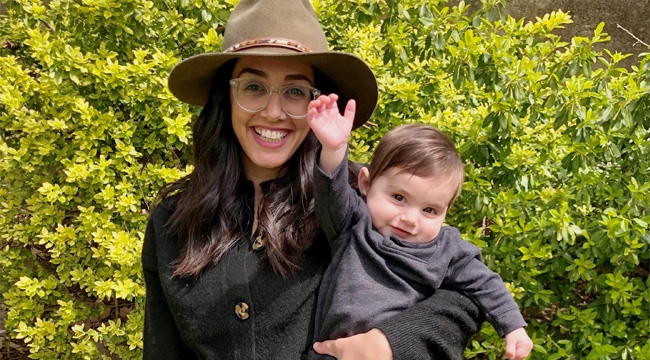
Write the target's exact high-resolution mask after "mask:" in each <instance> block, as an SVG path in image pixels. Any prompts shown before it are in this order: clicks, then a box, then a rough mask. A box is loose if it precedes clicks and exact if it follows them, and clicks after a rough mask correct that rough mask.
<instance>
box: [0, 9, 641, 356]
mask: <svg viewBox="0 0 650 360" xmlns="http://www.w3.org/2000/svg"><path fill="white" fill-rule="evenodd" d="M3 2H5V3H6V6H7V7H8V15H7V16H5V17H2V18H0V42H1V46H0V74H1V76H0V132H1V133H2V137H1V139H0V266H2V272H1V273H0V293H2V302H3V303H4V307H5V309H6V319H5V327H6V330H7V335H6V336H7V337H8V338H7V339H6V340H5V346H4V348H2V349H0V357H3V356H4V357H6V358H19V357H22V356H23V355H24V353H25V352H29V357H30V358H34V359H52V358H70V359H77V358H78V359H99V358H122V359H137V358H140V357H141V354H142V334H141V332H142V323H143V300H144V296H145V294H144V284H143V279H142V274H141V270H140V259H139V252H140V248H141V245H142V239H143V232H144V228H145V224H146V218H147V215H148V213H149V211H150V210H151V207H152V202H153V199H154V197H155V194H156V192H157V191H158V190H159V189H160V188H161V186H162V185H163V184H164V183H166V182H169V181H172V180H174V179H177V178H178V177H180V176H182V175H184V174H186V173H187V172H188V171H191V165H190V163H189V159H190V150H191V146H190V144H191V134H190V125H191V121H192V119H193V117H194V116H195V115H196V114H197V111H198V109H197V108H191V107H189V106H186V105H184V104H181V103H179V102H178V101H176V100H175V98H174V97H173V96H172V95H171V94H170V93H169V92H168V90H167V89H166V79H167V75H168V73H169V71H170V70H171V68H172V67H173V66H174V64H176V63H177V62H178V61H180V60H181V59H182V58H185V57H187V56H190V55H192V54H196V53H200V52H204V51H211V50H218V49H219V48H220V44H221V39H222V31H223V25H224V23H225V21H226V20H227V18H228V15H229V13H230V11H231V9H232V7H233V5H234V4H235V3H236V0H221V1H210V2H208V1H202V0H180V1H143V0H120V1H117V0H81V1H70V0H54V1H51V2H50V3H49V4H48V5H44V4H43V3H42V2H41V1H40V0H15V1H13V0H12V1H7V0H3ZM313 3H314V5H315V8H316V10H317V12H318V13H319V15H320V19H321V21H322V23H323V25H324V27H325V29H326V32H327V34H328V38H329V39H330V40H331V47H332V48H333V49H335V50H342V51H349V52H353V53H356V54H358V55H360V56H361V57H362V58H364V59H365V60H366V61H368V63H369V64H370V65H371V67H372V68H373V69H374V71H375V72H376V74H377V78H378V81H379V84H380V92H381V93H380V97H379V104H378V107H377V109H376V111H375V113H374V116H373V118H372V122H373V123H375V124H376V126H371V127H369V128H362V129H360V130H358V131H356V132H355V133H354V136H353V139H352V142H351V149H352V152H351V153H352V155H353V156H354V158H355V159H356V160H359V161H367V160H368V159H369V158H370V156H371V151H372V149H373V148H374V146H375V145H376V143H377V141H378V139H379V138H381V136H382V135H383V134H384V133H385V132H386V131H387V130H388V129H390V128H391V127H393V126H396V125H399V124H403V123H408V122H428V123H431V124H434V125H436V126H438V127H440V128H441V129H442V130H444V131H446V132H447V133H448V134H449V135H450V136H452V137H453V139H454V140H455V141H456V143H457V144H458V147H459V149H460V152H461V155H462V157H463V159H464V160H465V163H466V178H467V181H466V184H465V187H464V189H463V194H462V195H461V198H460V199H459V202H458V203H457V205H456V206H455V207H454V208H453V210H452V212H451V213H450V214H449V216H448V223H449V224H452V225H455V226H457V227H458V228H459V229H460V230H461V232H462V233H463V234H464V236H465V238H466V239H468V240H469V241H472V242H473V243H475V244H477V245H479V246H481V247H482V248H483V251H484V257H485V261H486V263H487V264H488V265H489V266H490V267H491V268H492V269H494V270H495V271H497V272H499V273H500V274H501V275H502V277H503V278H504V280H505V281H506V283H507V285H508V287H509V289H510V290H511V292H512V293H513V295H514V296H515V298H516V299H517V301H518V302H519V303H520V305H521V307H522V309H523V312H524V314H525V316H526V318H527V320H528V321H529V323H530V326H529V328H528V332H529V334H530V335H531V337H532V338H533V340H534V341H535V344H536V345H535V348H534V352H533V356H532V358H533V359H648V358H650V355H649V354H650V344H649V340H648V339H649V332H650V320H649V313H650V290H648V286H649V285H650V283H649V281H648V261H649V260H648V259H649V257H650V251H649V244H650V235H648V232H647V231H648V223H649V222H650V215H649V214H648V211H647V209H648V207H649V205H650V195H648V194H649V191H648V190H650V175H649V173H650V141H649V139H650V136H649V135H648V130H649V128H650V83H649V80H648V79H649V78H650V54H648V53H645V54H641V56H639V57H638V63H637V65H636V66H633V67H632V68H631V69H629V70H626V69H624V68H619V66H618V65H617V63H618V62H619V61H620V60H621V59H623V58H624V57H625V56H626V55H621V54H618V53H610V52H609V51H607V50H605V51H603V52H596V51H595V50H594V49H593V48H592V46H593V45H594V44H596V43H601V42H606V41H608V40H609V37H608V36H607V34H605V33H603V32H602V24H601V25H600V26H598V28H596V29H594V33H593V36H592V37H590V38H584V37H575V38H573V39H572V40H571V42H568V43H567V42H562V41H561V39H560V38H559V37H558V36H556V35H554V34H553V30H555V29H558V28H560V27H561V26H563V25H566V24H569V23H570V22H571V19H570V17H569V16H568V15H567V14H565V13H563V12H561V11H558V12H555V13H553V14H549V15H547V16H544V17H543V18H538V19H537V20H536V21H534V22H528V23H524V22H523V21H517V20H514V19H512V18H506V17H504V16H502V15H501V13H500V9H502V6H503V5H504V4H503V1H500V0H482V3H483V9H481V10H479V11H477V12H474V13H472V12H470V11H469V9H468V7H467V6H465V4H464V3H461V4H460V5H458V6H449V5H448V4H447V3H446V2H445V1H443V0H438V1H435V0H434V1H423V0H401V1H397V0H384V1H366V0H355V1H335V0H314V1H313ZM215 341H217V339H215ZM466 355H467V356H468V357H470V358H472V357H475V358H482V359H483V358H487V359H497V358H502V356H503V342H502V340H501V339H499V338H498V336H497V335H496V333H495V332H494V331H493V329H492V328H491V327H490V326H489V325H486V326H484V328H483V330H482V331H481V333H480V334H479V335H478V336H477V337H476V339H475V340H474V341H473V342H472V343H471V344H470V347H469V348H468V350H467V351H466Z"/></svg>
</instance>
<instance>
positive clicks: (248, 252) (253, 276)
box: [142, 0, 482, 359]
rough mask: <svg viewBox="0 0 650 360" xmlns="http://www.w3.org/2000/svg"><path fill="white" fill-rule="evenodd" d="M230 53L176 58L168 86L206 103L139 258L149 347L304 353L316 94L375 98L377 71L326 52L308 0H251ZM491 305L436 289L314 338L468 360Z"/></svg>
mask: <svg viewBox="0 0 650 360" xmlns="http://www.w3.org/2000/svg"><path fill="white" fill-rule="evenodd" d="M222 47H223V49H225V50H223V52H221V53H211V54H201V55H197V56H194V57H191V58H189V59H187V60H185V61H183V62H181V63H180V64H178V65H177V66H176V67H175V68H174V70H173V71H172V73H171V75H170V78H169V87H170V90H171V91H172V93H174V95H176V96H177V97H178V98H179V99H180V100H182V101H185V102H187V103H189V104H193V105H199V106H203V110H202V112H201V114H200V115H199V118H198V119H197V121H196V123H195V124H194V128H193V136H194V154H193V156H194V171H193V172H192V173H191V174H190V175H189V176H187V177H186V178H184V179H181V180H180V181H178V182H176V183H174V184H171V185H170V186H168V187H166V188H165V189H163V191H162V192H161V196H160V197H161V198H162V201H161V204H160V205H159V206H157V207H156V209H155V210H154V212H153V213H152V214H151V216H150V219H149V224H148V227H147V233H146V237H145V243H144V248H143V251H142V263H143V268H144V274H145V282H146V288H147V296H146V308H145V330H144V350H145V351H144V352H145V356H144V357H145V359H192V358H200V359H298V358H300V357H301V356H303V355H304V354H306V352H307V350H308V349H309V348H310V347H311V346H312V344H311V340H312V337H313V327H314V324H313V314H314V306H315V300H316V299H315V298H316V293H317V289H318V285H319V283H320V280H321V277H322V275H323V273H324V271H325V268H326V267H327V265H328V263H329V257H330V254H329V248H328V246H327V242H326V240H325V239H324V238H323V236H322V234H321V233H320V231H319V230H318V228H317V225H316V222H315V219H314V209H313V191H312V186H313V184H312V177H311V171H312V167H313V161H314V150H315V148H316V140H315V137H314V135H313V134H312V133H311V132H310V131H309V126H308V124H307V121H306V114H307V105H308V103H309V101H310V100H312V99H313V98H315V97H316V96H318V94H320V93H321V92H322V93H330V92H336V93H337V94H339V95H340V97H341V99H342V101H341V103H342V104H345V103H346V102H347V100H348V99H355V100H356V102H357V114H356V117H355V122H354V126H355V127H358V126H360V125H361V124H363V123H364V122H365V121H366V120H368V118H369V117H370V115H371V114H372V111H373V109H374V107H375V104H376V101H377V84H376V81H375V78H374V75H373V73H372V71H371V70H370V69H369V68H368V66H367V65H366V64H365V63H364V62H363V61H362V60H360V59H359V58H357V57H356V56H354V55H351V54H345V53H338V52H331V51H328V50H327V40H326V38H325V35H324V33H323V31H322V28H321V27H320V24H319V23H318V19H317V18H316V15H315V13H314V11H313V9H312V7H311V5H310V3H309V0H302V1H299V0H291V1H287V0H263V1H261V0H257V1H254V0H242V1H240V3H239V4H238V5H237V6H236V8H235V9H234V10H233V12H232V14H231V17H230V19H229V21H228V24H227V26H226V31H225V35H224V40H223V45H222ZM481 322H482V315H481V314H480V312H479V311H478V309H477V308H476V307H475V306H474V304H473V303H471V302H470V301H469V300H468V299H467V298H465V297H463V296H461V295H459V294H456V293H453V292H448V291H439V292H438V293H436V294H434V295H433V296H431V297H430V298H429V299H427V300H425V301H423V302H422V303H420V304H418V305H416V306H414V307H413V308H411V309H409V310H407V311H405V312H403V313H402V314H400V316H398V317H393V318H390V319H388V320H386V321H383V322H382V323H380V324H377V328H374V329H372V330H370V331H369V332H367V333H365V334H360V335H356V336H352V337H349V338H345V339H340V340H336V341H327V342H323V343H320V344H316V345H315V346H314V348H315V350H316V351H318V352H319V353H322V354H328V355H332V356H334V357H336V358H338V359H392V358H396V359H400V358H401V359H417V358H425V359H427V358H432V357H435V358H436V359H440V358H460V357H461V356H462V352H463V348H464V346H465V344H466V343H467V340H468V338H469V337H470V336H471V335H473V334H474V333H475V332H476V331H478V329H479V328H480V324H481Z"/></svg>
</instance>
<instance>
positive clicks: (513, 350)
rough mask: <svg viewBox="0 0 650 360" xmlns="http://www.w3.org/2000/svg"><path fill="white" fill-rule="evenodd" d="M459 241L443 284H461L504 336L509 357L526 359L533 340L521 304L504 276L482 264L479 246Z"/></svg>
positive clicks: (458, 285) (456, 286)
mask: <svg viewBox="0 0 650 360" xmlns="http://www.w3.org/2000/svg"><path fill="white" fill-rule="evenodd" d="M458 241H459V242H458V243H457V244H458V245H460V246H459V248H458V249H457V252H456V254H455V256H454V257H453V259H452V261H451V263H450V269H449V272H448V273H447V276H446V277H445V280H444V282H443V286H445V285H447V286H452V287H455V288H458V289H460V290H461V291H463V292H464V293H465V294H467V295H468V296H469V297H471V298H473V299H474V300H476V301H477V302H478V304H479V306H481V307H482V308H483V310H484V311H485V312H486V313H487V315H488V321H489V322H490V323H491V324H492V325H493V326H494V328H495V330H497V333H499V335H501V336H505V338H506V357H507V358H508V359H511V360H513V359H516V360H523V359H525V358H526V357H527V356H528V355H529V354H530V351H531V350H532V348H533V342H532V340H531V339H530V338H529V337H528V335H527V334H526V331H525V330H524V328H525V327H526V321H525V320H524V318H523V316H522V315H521V312H520V311H519V306H518V305H517V303H516V302H515V301H514V299H513V298H512V295H511V294H510V292H509V291H508V289H507V288H506V286H505V284H504V283H503V280H501V277H500V276H499V275H498V274H497V273H495V272H494V271H492V270H490V269H489V268H488V267H487V266H486V265H485V264H483V262H482V261H481V257H480V250H479V249H478V248H477V247H476V246H474V245H472V244H470V243H468V242H465V241H463V240H460V239H458ZM450 250H451V249H450Z"/></svg>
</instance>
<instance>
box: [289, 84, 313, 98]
mask: <svg viewBox="0 0 650 360" xmlns="http://www.w3.org/2000/svg"><path fill="white" fill-rule="evenodd" d="M308 92H309V90H308V89H307V88H305V87H302V86H291V87H286V88H285V89H284V96H285V97H288V98H290V99H291V100H302V99H304V98H306V97H307V94H308Z"/></svg>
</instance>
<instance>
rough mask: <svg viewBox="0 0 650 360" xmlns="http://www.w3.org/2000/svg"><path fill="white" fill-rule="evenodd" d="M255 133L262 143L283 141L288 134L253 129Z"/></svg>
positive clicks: (286, 132) (285, 132)
mask: <svg viewBox="0 0 650 360" xmlns="http://www.w3.org/2000/svg"><path fill="white" fill-rule="evenodd" d="M255 133H256V134H257V135H259V137H261V138H262V140H264V141H268V142H278V141H280V140H282V139H284V138H285V137H286V136H287V135H288V134H289V132H288V131H275V130H267V129H255Z"/></svg>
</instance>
